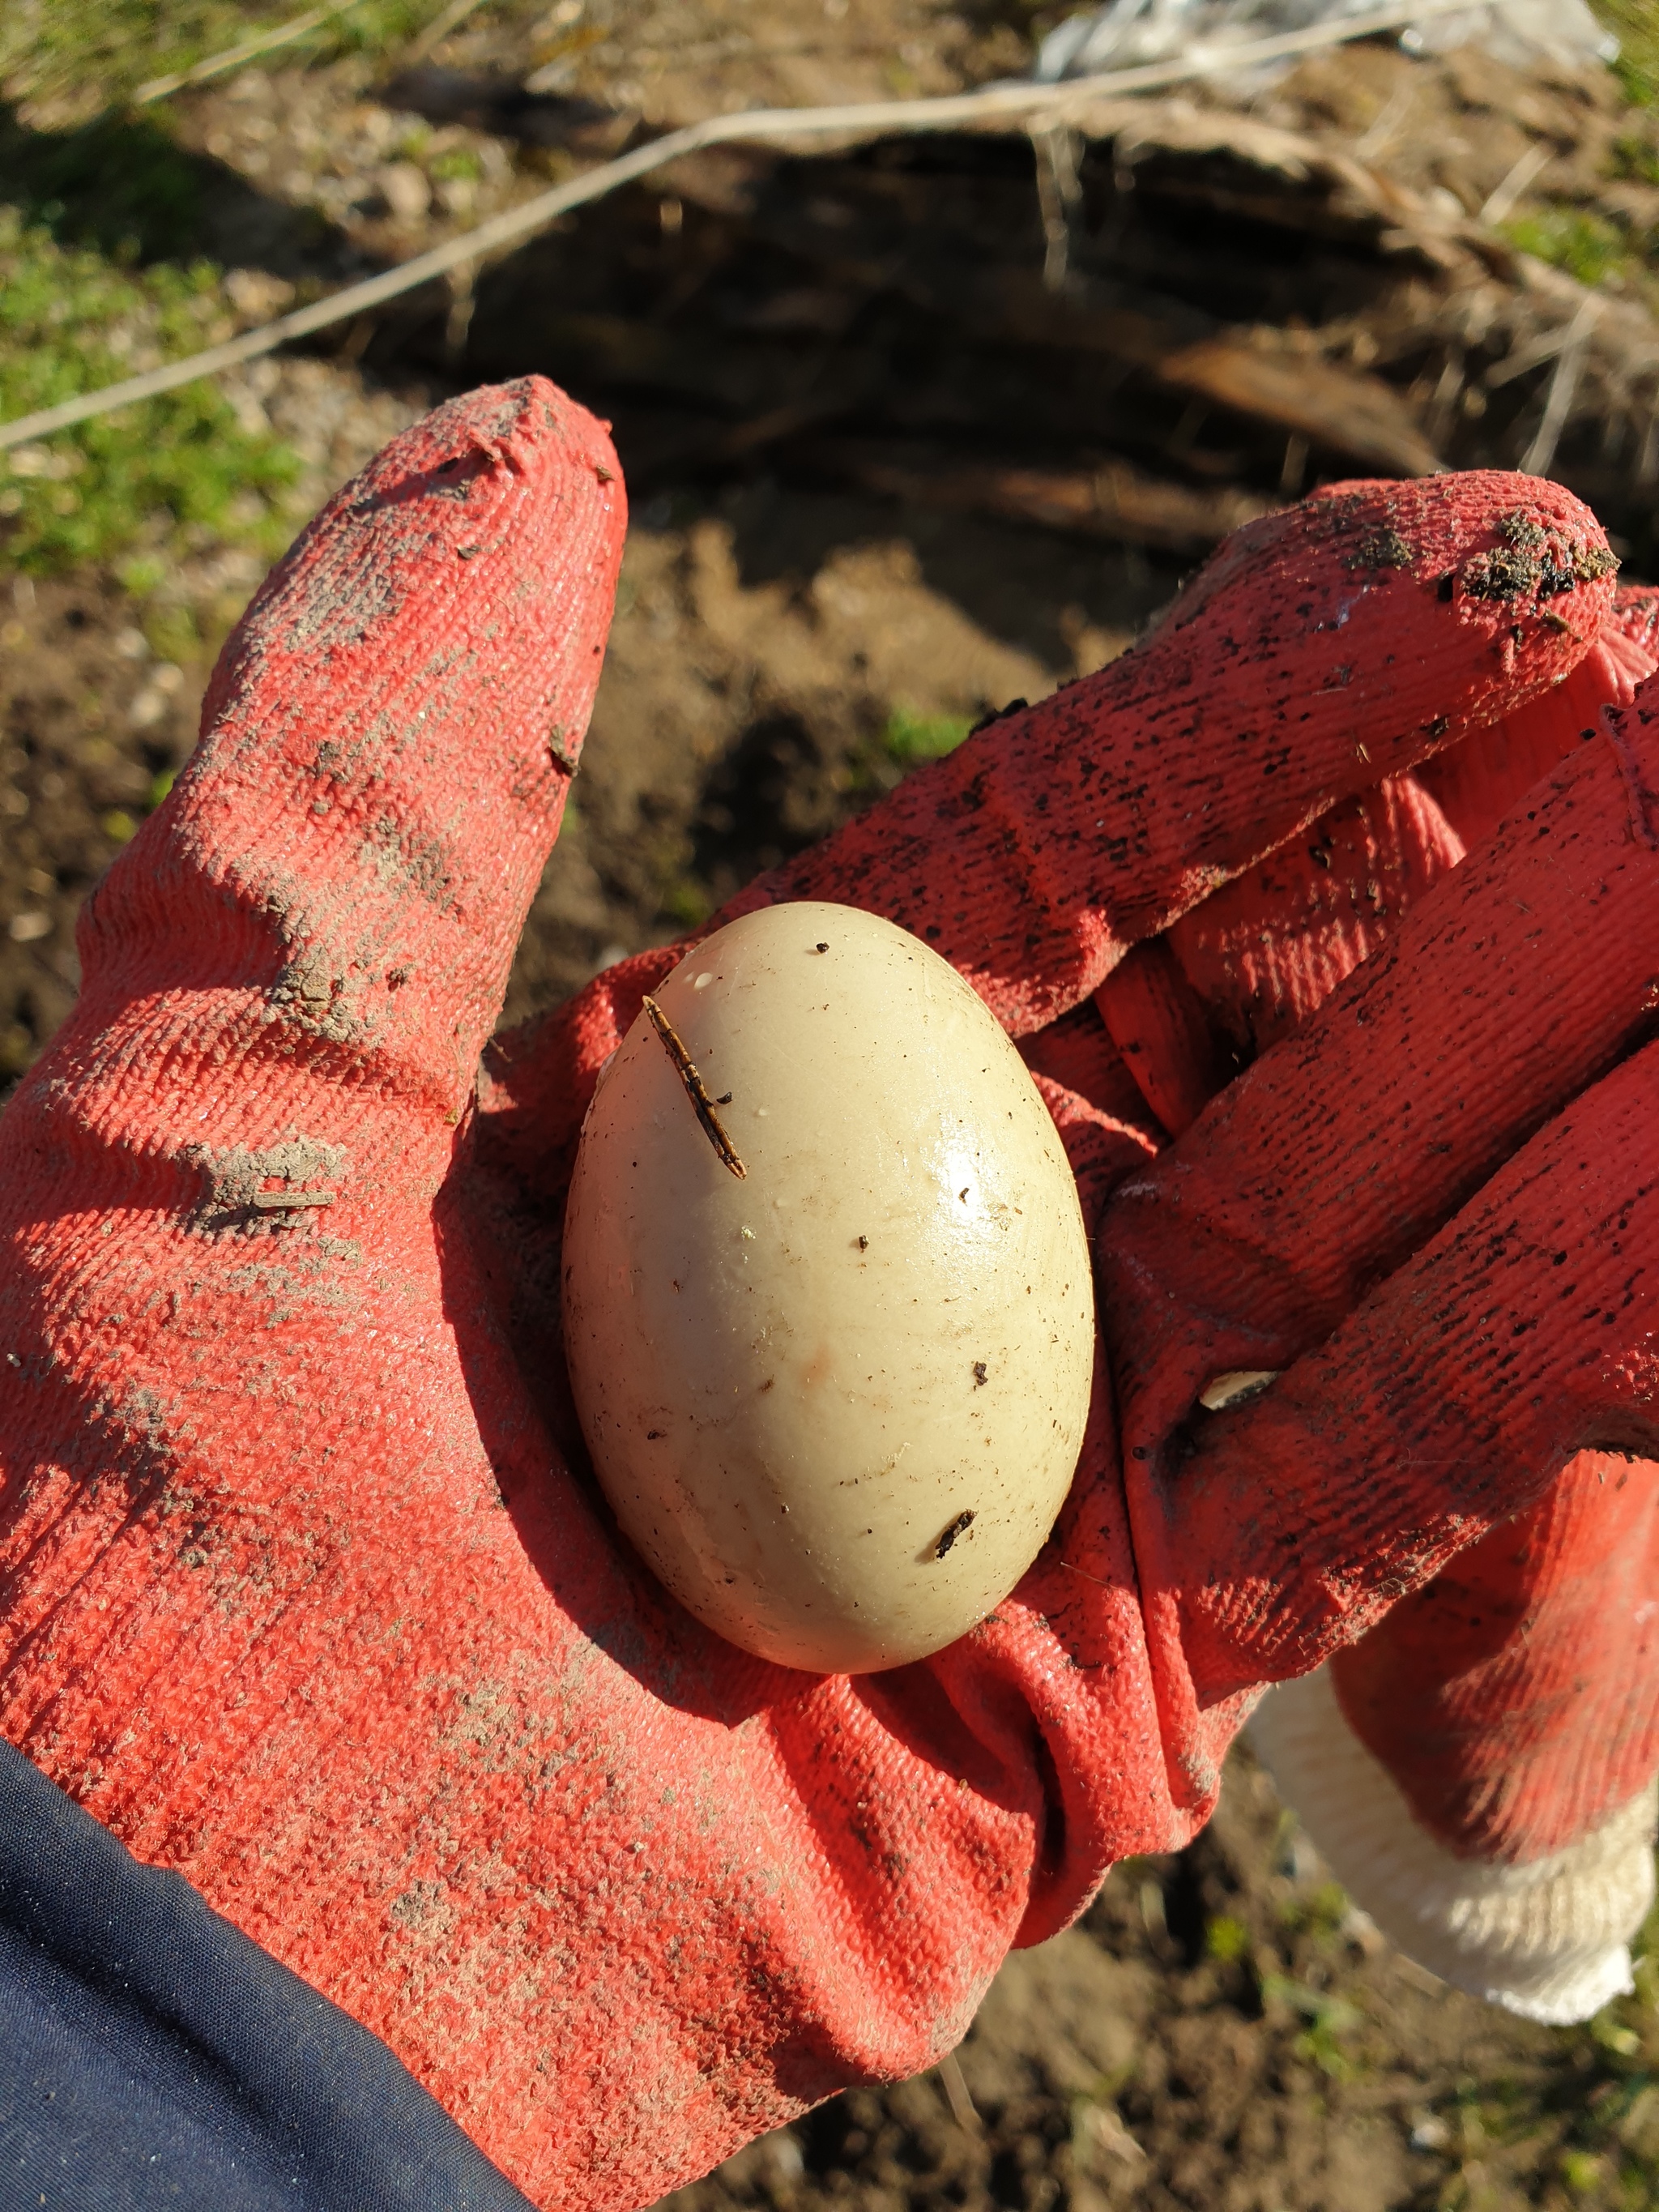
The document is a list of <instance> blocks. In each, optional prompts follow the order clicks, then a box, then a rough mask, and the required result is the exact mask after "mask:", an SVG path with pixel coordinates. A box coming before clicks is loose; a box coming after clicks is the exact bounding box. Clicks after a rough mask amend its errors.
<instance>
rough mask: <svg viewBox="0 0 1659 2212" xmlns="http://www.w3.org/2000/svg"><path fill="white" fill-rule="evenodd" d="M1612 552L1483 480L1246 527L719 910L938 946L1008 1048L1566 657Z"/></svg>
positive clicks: (1597, 623)
mask: <svg viewBox="0 0 1659 2212" xmlns="http://www.w3.org/2000/svg"><path fill="white" fill-rule="evenodd" d="M1613 567H1614V563H1613V557H1612V556H1611V554H1609V553H1608V552H1607V550H1606V544H1605V540H1604V538H1603V537H1602V533H1601V528H1600V526H1599V525H1598V524H1597V523H1596V521H1595V517H1594V516H1593V515H1592V514H1591V513H1589V509H1588V508H1586V507H1583V506H1582V505H1581V504H1580V502H1579V501H1577V500H1575V499H1574V498H1573V497H1572V496H1571V494H1570V493H1568V492H1566V491H1565V490H1563V489H1562V488H1561V487H1560V486H1559V485H1557V484H1551V483H1543V482H1541V481H1539V480H1537V479H1534V478H1531V477H1514V476H1510V475H1507V474H1503V473H1498V472H1495V471H1493V472H1484V473H1475V474H1471V475H1468V476H1442V477H1425V478H1423V479H1421V480H1420V481H1419V482H1416V483H1408V484H1402V483H1380V484H1350V485H1341V486H1337V487H1335V488H1334V489H1331V490H1328V491H1326V492H1322V493H1320V494H1318V495H1316V496H1315V497H1314V498H1312V499H1310V500H1309V501H1304V504H1303V505H1302V506H1301V507H1294V508H1291V509H1288V510H1286V511H1285V512H1284V513H1279V514H1276V515H1272V516H1268V517H1267V518H1266V519H1264V520H1262V521H1260V522H1255V523H1251V524H1249V525H1248V526H1246V527H1245V528H1244V529H1243V530H1241V531H1238V532H1236V533H1235V534H1234V536H1233V537H1232V538H1230V539H1229V540H1228V541H1227V543H1226V544H1225V545H1224V546H1223V547H1222V549H1221V550H1220V551H1219V552H1218V553H1217V554H1216V555H1215V556H1214V557H1213V558H1212V561H1211V562H1209V564H1208V565H1207V567H1206V568H1204V569H1203V570H1202V571H1200V574H1199V575H1198V577H1197V578H1196V579H1195V580H1194V582H1193V583H1192V584H1191V585H1189V586H1188V588H1187V590H1186V592H1183V593H1182V597H1181V598H1180V599H1178V600H1177V601H1176V604H1175V605H1174V607H1173V608H1172V609H1171V611H1170V613H1169V615H1168V617H1167V618H1166V619H1165V620H1164V622H1163V623H1161V624H1160V625H1159V626H1158V628H1157V629H1155V630H1153V631H1152V633H1151V635H1149V636H1147V637H1146V638H1145V639H1144V640H1143V641H1141V642H1140V643H1139V645H1138V646H1137V647H1134V648H1133V650H1132V651H1131V652H1129V653H1126V654H1124V656H1123V657H1122V658H1121V659H1119V660H1116V661H1114V662H1112V663H1111V664H1110V665H1109V666H1108V667H1106V668H1104V669H1103V670H1102V671H1100V673H1099V674H1098V675H1097V676H1093V677H1091V678H1086V679H1085V680H1084V681H1083V682H1081V683H1079V684H1068V685H1066V687H1065V688H1064V689H1063V690H1060V691H1058V692H1056V693H1054V696H1052V697H1051V698H1048V699H1047V700H1044V701H1043V702H1041V704H1039V705H1038V706H1036V707H1034V708H1027V709H1026V710H1025V711H1024V712H1023V713H1020V714H1009V715H1006V716H1003V717H1002V718H1000V720H997V721H996V722H994V724H992V725H991V726H989V727H988V728H987V729H985V730H983V731H981V732H980V734H979V735H978V736H977V737H976V738H970V739H969V741H968V742H967V744H964V745H963V746H961V747H959V748H958V749H957V751H956V752H954V753H952V754H951V755H950V756H949V757H947V758H946V759H945V760H943V761H940V762H939V763H934V764H933V765H932V766H931V767H928V768H925V769H920V770H918V771H917V772H916V773H915V775H911V776H910V777H908V779H907V780H906V781H905V782H904V783H903V784H902V785H901V786H900V787H899V789H898V790H897V791H896V792H895V793H892V794H891V796H890V798H888V799H885V800H884V802H883V803H882V804H881V805H878V806H877V807H874V808H872V810H871V811H870V812H869V813H868V814H866V815H864V816H863V817H860V819H859V820H858V821H856V822H854V823H850V824H849V825H848V827H847V828H846V829H842V830H841V831H839V832H838V833H837V834H836V836H834V837H831V838H829V840H827V841H826V842H825V843H823V845H820V846H818V847H817V848H815V849H813V850H812V851H811V852H809V853H807V854H803V855H802V856H801V858H800V859H799V860H794V861H793V862H790V863H789V864H787V866H784V867H782V868H781V869H778V870H776V871H775V872H773V873H772V874H771V875H769V876H766V877H763V878H762V879H761V880H760V882H759V883H758V884H755V885H754V886H752V887H751V889H750V890H749V891H748V892H747V893H745V894H744V896H743V898H742V899H741V900H739V901H738V902H734V906H733V908H729V909H728V910H727V911H728V914H729V913H731V912H734V911H738V910H748V909H749V908H752V907H754V906H756V905H760V904H765V903H768V902H773V901H776V900H779V899H789V898H822V899H837V900H842V901H844V902H846V903H848V904H849V905H853V906H861V907H866V908H870V909H871V910H872V911H873V912H876V913H880V914H884V915H887V916H888V917H889V918H890V919H891V920H892V921H897V922H900V923H902V925H903V926H904V927H906V928H907V929H910V930H913V931H914V932H915V933H916V935H918V936H920V937H922V938H925V939H927V942H928V943H929V944H930V945H934V946H936V947H937V949H938V950H939V951H941V952H942V953H943V954H944V955H945V957H946V958H947V959H949V960H950V961H951V962H952V963H953V964H954V965H955V966H956V967H957V968H958V969H960V970H961V971H962V973H963V975H966V976H967V978H968V979H969V981H970V982H971V983H972V984H973V985H974V987H975V989H976V990H977V991H978V992H979V993H980V994H981V997H982V998H983V999H984V1000H986V1002H987V1005H988V1006H990V1007H991V1008H992V1010H993V1012H994V1013H995V1014H996V1015H997V1017H998V1018H999V1019H1000V1021H1001V1022H1002V1023H1003V1024H1004V1026H1005V1027H1006V1028H1007V1029H1008V1030H1010V1031H1011V1032H1012V1033H1013V1034H1014V1035H1016V1036H1018V1035H1022V1034H1024V1032H1026V1031H1028V1030H1034V1029H1039V1028H1042V1026H1043V1025H1044V1024H1046V1023H1048V1022H1050V1021H1052V1020H1054V1018H1056V1017H1057V1016H1058V1015H1060V1014H1061V1013H1063V1012H1066V1009H1067V1008H1068V1007H1070V1006H1075V1005H1076V1004H1077V1003H1078V1001H1079V1000H1081V999H1083V998H1085V997H1086V996H1087V995H1088V994H1089V993H1091V991H1093V990H1095V989H1096V988H1097V987H1098V986H1099V985H1100V984H1101V983H1102V982H1103V981H1104V979H1105V977H1106V975H1108V973H1109V971H1110V969H1112V968H1113V967H1114V966H1115V964H1116V963H1117V962H1118V961H1119V960H1121V958H1122V957H1123V955H1124V953H1125V951H1127V948H1128V946H1129V945H1132V944H1135V943H1138V942H1139V940H1140V939H1144V938H1147V937H1152V936H1154V935H1156V934H1157V933H1158V931H1160V930H1162V929H1164V928H1165V927H1168V925H1169V924H1170V922H1171V921H1173V920H1174V919H1175V918H1176V916H1177V915H1181V914H1184V913H1185V912H1187V911H1188V908H1191V907H1193V906H1195V905H1196V904H1197V903H1198V902H1199V901H1200V899H1202V898H1204V897H1206V896H1208V894H1209V893H1210V892H1212V890H1215V889H1216V887H1217V886H1218V884H1222V883H1224V882H1225V881H1227V880H1228V879H1229V878H1231V877H1233V876H1235V875H1237V874H1239V873H1241V872H1243V870H1244V869H1246V868H1248V867H1249V866H1251V865H1253V863H1254V862H1255V861H1256V860H1259V859H1261V857H1262V856H1263V855H1264V854H1267V853H1268V852H1271V851H1273V849H1274V848H1276V847H1278V846H1279V845H1280V844H1282V843H1283V842H1284V841H1285V838H1287V837H1288V836H1291V834H1292V833H1293V832H1294V831H1295V830H1297V829H1298V828H1300V827H1301V826H1303V825H1304V824H1305V823H1310V822H1312V821H1314V820H1316V818H1317V817H1319V816H1320V815H1322V814H1323V813H1325V812H1327V811H1328V810H1329V809H1330V808H1331V807H1332V806H1333V805H1335V804H1336V803H1337V802H1338V801H1340V799H1344V798H1346V797H1349V796H1351V795H1353V794H1355V793H1358V792H1360V791H1362V790H1364V789H1365V788H1367V787H1370V786H1371V785H1373V784H1375V783H1376V781H1378V780H1379V778H1381V777H1383V776H1385V775H1396V774H1398V773H1400V772H1401V771H1402V770H1403V769H1408V768H1410V767H1411V766H1412V765H1413V763H1414V762H1416V761H1418V760H1420V759H1422V758H1423V757H1425V755H1427V754H1428V753H1430V752H1431V751H1433V750H1436V749H1437V747H1439V746H1441V745H1443V744H1447V743H1449V742H1452V741H1455V739H1456V738H1457V737H1458V736H1459V735H1460V734H1461V733H1462V732H1464V731H1466V730H1468V729H1469V728H1472V727H1474V726H1478V725H1480V724H1481V723H1484V722H1487V721H1490V720H1492V719H1493V718H1494V717H1495V716H1497V715H1498V714H1506V713H1509V712H1510V711H1512V710H1513V709H1514V708H1516V707H1517V706H1519V705H1520V704H1521V703H1522V702H1523V701H1524V700H1526V699H1528V698H1531V697H1534V696H1536V695H1537V694H1539V693H1540V692H1542V691H1545V690H1548V689H1549V688H1551V687H1552V686H1553V684H1556V683H1558V682H1559V680H1560V679H1561V678H1562V677H1564V676H1565V674H1566V673H1567V672H1568V671H1569V670H1571V668H1572V667H1574V666H1575V665H1577V662H1578V661H1579V660H1580V659H1582V658H1583V654H1584V653H1585V652H1586V651H1587V650H1588V648H1589V645H1590V643H1591V642H1592V641H1593V640H1594V639H1595V636H1596V635H1598V633H1599V631H1600V629H1601V625H1602V623H1603V620H1604V618H1605V617H1606V614H1607V609H1608V607H1609V606H1610V605H1611V603H1612V596H1613V584H1612V577H1613Z"/></svg>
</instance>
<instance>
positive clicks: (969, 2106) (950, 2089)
mask: <svg viewBox="0 0 1659 2212" xmlns="http://www.w3.org/2000/svg"><path fill="white" fill-rule="evenodd" d="M939 2082H940V2086H941V2087H943V2089H944V2091H945V2103H946V2104H947V2105H949V2106H950V2107H951V2118H952V2119H953V2120H954V2121H955V2122H956V2124H957V2126H958V2127H959V2128H960V2129H961V2130H962V2131H963V2135H968V2136H981V2135H983V2134H984V2132H985V2123H984V2122H983V2121H982V2120H981V2118H980V2116H979V2107H978V2106H976V2105H975V2102H974V2100H973V2098H972V2096H971V2095H970V2094H969V2088H968V2084H967V2082H966V2081H964V2080H963V2074H962V2061H961V2060H960V2059H959V2058H958V2057H957V2054H956V2052H955V2051H946V2052H945V2056H944V2057H943V2058H941V2059H940V2060H939Z"/></svg>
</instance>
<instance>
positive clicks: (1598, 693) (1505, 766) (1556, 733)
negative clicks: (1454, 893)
mask: <svg viewBox="0 0 1659 2212" xmlns="http://www.w3.org/2000/svg"><path fill="white" fill-rule="evenodd" d="M1656 631H1659V591H1655V590H1654V589H1652V588H1651V587H1650V586H1641V587H1638V588H1636V589H1629V590H1624V589H1621V590H1620V592H1619V595H1618V598H1617V599H1616V600H1615V601H1614V604H1613V611H1612V613H1611V614H1610V615H1609V617H1608V619H1607V626H1606V627H1605V629H1603V630H1602V632H1601V636H1600V637H1598V638H1597V639H1596V641H1595V644H1594V645H1593V646H1592V647H1590V649H1589V652H1588V653H1586V654H1585V655H1584V658H1583V659H1582V660H1581V661H1580V662H1579V664H1578V665H1577V668H1575V669H1574V670H1573V671H1572V672H1571V675H1570V676H1568V677H1567V678H1566V680H1565V682H1564V683H1562V684H1559V685H1558V686H1557V687H1556V689H1555V690H1553V691H1550V692H1547V693H1546V694H1545V695H1544V696H1543V697H1542V698H1540V699H1534V700H1532V701H1530V702H1528V704H1527V705H1526V706H1524V707H1521V708H1517V709H1516V712H1515V713H1514V714H1505V715H1503V716H1501V717H1500V718H1499V720H1497V721H1495V722H1490V723H1488V724H1487V726H1486V728H1485V729H1481V730H1476V731H1474V732H1472V733H1471V734H1470V735H1469V736H1468V737H1467V738H1464V739H1463V741H1462V744H1456V745H1451V746H1449V747H1448V748H1447V750H1445V751H1444V752H1443V753H1437V754H1436V755H1435V757H1434V758H1433V759H1432V760H1427V761H1425V762H1424V763H1423V764H1422V765H1421V767H1420V768H1419V769H1418V771H1417V780H1418V781H1419V783H1421V784H1422V786H1423V787H1424V788H1425V790H1426V791H1428V792H1430V793H1432V795H1433V797H1434V798H1435V799H1436V800H1437V802H1438V803H1439V805H1440V808H1441V810H1442V811H1443V813H1444V815H1445V817H1446V818H1447V820H1448V821H1449V823H1451V824H1452V826H1453V828H1454V829H1455V831H1456V833H1457V835H1458V836H1460V837H1461V838H1462V840H1463V842H1464V843H1465V844H1466V845H1474V844H1477V843H1478V842H1480V839H1481V838H1482V837H1484V836H1486V835H1487V834H1488V833H1489V832H1490V831H1491V830H1492V829H1496V828H1497V826H1498V823H1499V822H1500V821H1501V820H1502V818H1503V817H1504V815H1505V814H1507V813H1508V811H1509V810H1510V807H1511V806H1513V805H1515V803H1516V800H1517V799H1519V798H1520V797H1521V796H1522V793H1524V792H1525V791H1527V790H1528V788H1529V787H1530V786H1531V785H1533V784H1534V783H1536V782H1537V781H1538V779H1539V777H1540V776H1541V775H1548V773H1549V771H1550V770H1551V769H1553V767H1554V766H1555V764H1556V763H1557V762H1558V761H1559V760H1560V759H1561V757H1563V755H1564V754H1565V753H1568V752H1570V751H1571V750H1572V747H1573V745H1574V744H1576V743H1577V738H1578V736H1579V733H1580V732H1581V731H1583V730H1586V729H1589V728H1593V727H1594V726H1595V718H1596V715H1597V714H1599V713H1600V711H1601V708H1603V707H1613V706H1616V707H1627V706H1628V705H1629V704H1630V702H1631V701H1632V699H1633V698H1634V697H1635V696H1636V693H1637V691H1638V689H1639V688H1640V686H1641V685H1642V684H1644V683H1645V681H1646V680H1647V678H1649V677H1650V676H1651V675H1652V673H1653V671H1654V667H1655V665H1656V662H1659V654H1656V653H1655V651H1654V649H1653V648H1654V645H1655V642H1656V635H1655V634H1656Z"/></svg>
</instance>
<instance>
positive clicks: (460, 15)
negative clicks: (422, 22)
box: [404, 0, 480, 69]
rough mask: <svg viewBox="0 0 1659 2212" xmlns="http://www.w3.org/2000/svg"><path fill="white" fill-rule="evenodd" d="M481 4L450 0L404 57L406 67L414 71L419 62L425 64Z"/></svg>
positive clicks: (475, 1)
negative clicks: (428, 57) (429, 55)
mask: <svg viewBox="0 0 1659 2212" xmlns="http://www.w3.org/2000/svg"><path fill="white" fill-rule="evenodd" d="M479 4H480V0H449V5H448V6H447V8H445V9H442V11H441V13H440V14H438V15H435V16H434V18H433V20H432V21H431V22H429V23H428V25H427V27H426V28H425V30H423V31H422V33H421V34H420V36H419V37H418V38H417V39H416V40H415V41H414V42H413V44H412V45H411V46H410V49H409V51H408V52H407V53H406V54H405V55H404V68H405V69H413V68H414V67H415V65H416V63H417V62H423V61H424V60H425V59H426V58H427V56H428V54H429V53H431V52H433V50H434V49H435V47H438V46H442V44H443V42H444V40H446V39H447V37H448V36H449V34H450V33H451V32H452V31H459V28H460V27H461V25H462V24H463V23H464V22H465V21H466V19H467V17H468V16H469V15H471V14H472V12H473V10H474V9H476V8H477V7H478V6H479Z"/></svg>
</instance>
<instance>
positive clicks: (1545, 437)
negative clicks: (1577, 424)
mask: <svg viewBox="0 0 1659 2212" xmlns="http://www.w3.org/2000/svg"><path fill="white" fill-rule="evenodd" d="M1600 313H1601V301H1599V300H1598V299H1597V298H1596V296H1595V294H1594V293H1593V292H1592V293H1591V294H1590V295H1589V297H1588V298H1587V299H1586V300H1585V301H1584V304H1583V307H1580V308H1579V310H1578V313H1577V314H1576V315H1575V316H1574V317H1573V319H1572V325H1571V329H1570V330H1569V331H1568V332H1567V337H1566V343H1565V344H1564V345H1563V347H1562V348H1561V350H1560V353H1559V355H1558V356H1557V357H1556V362H1555V373H1554V374H1553V376H1552V377H1551V378H1550V388H1549V396H1548V397H1547V399H1546V400H1545V402H1544V419H1543V421H1542V422H1541V423H1540V424H1539V426H1538V435H1537V436H1536V437H1535V438H1534V440H1533V441H1532V443H1531V445H1530V446H1528V448H1527V452H1526V455H1525V458H1524V459H1522V463H1521V472H1522V475H1523V476H1528V477H1544V476H1547V475H1548V474H1549V472H1550V466H1551V464H1552V463H1553V460H1554V459H1555V449H1556V447H1557V446H1558V445H1559V443H1560V442H1561V433H1562V431H1563V430H1564V429H1565V427H1566V421H1567V412H1568V410H1569V409H1570V408H1571V405H1572V396H1573V393H1574V392H1576V391H1577V388H1578V378H1579V374H1580V372H1581V371H1582V369H1583V366H1584V352H1585V349H1586V347H1587V346H1588V345H1589V334H1590V330H1591V326H1592V325H1594V323H1595V319H1596V317H1597V315H1599V314H1600Z"/></svg>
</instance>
